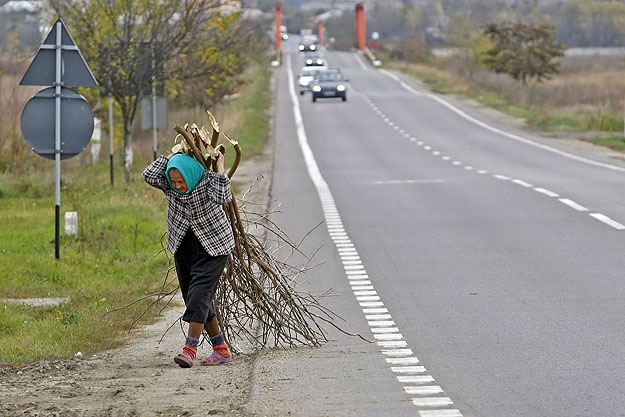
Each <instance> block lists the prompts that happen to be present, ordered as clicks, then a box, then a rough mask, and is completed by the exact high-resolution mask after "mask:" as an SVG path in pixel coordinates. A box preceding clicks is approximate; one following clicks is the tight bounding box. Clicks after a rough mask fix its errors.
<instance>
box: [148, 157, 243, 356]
mask: <svg viewBox="0 0 625 417" xmlns="http://www.w3.org/2000/svg"><path fill="white" fill-rule="evenodd" d="M143 179H144V180H145V182H147V183H148V184H150V185H151V186H153V187H156V188H158V189H160V190H162V191H163V192H164V193H165V198H166V199H167V209H168V214H167V250H168V251H170V252H171V253H173V254H174V261H175V263H176V271H177V273H178V282H179V283H180V290H181V292H182V297H183V299H184V303H185V306H186V310H185V312H184V315H183V316H182V320H183V321H185V322H188V323H189V330H188V336H187V338H186V341H185V345H184V347H183V349H182V352H181V353H179V354H178V355H176V356H175V357H174V362H176V363H177V364H178V365H180V366H181V367H182V368H190V367H191V366H193V360H194V359H195V355H196V352H197V345H198V343H199V339H200V336H201V334H202V329H205V330H206V332H207V333H208V335H209V337H210V342H211V345H212V346H213V352H212V353H211V355H210V356H209V357H208V358H206V359H204V360H202V361H201V362H200V364H201V365H219V364H222V363H227V362H231V361H232V355H231V354H230V350H229V349H228V345H227V344H226V342H225V340H224V336H223V333H222V332H221V329H220V328H219V322H218V321H217V317H216V314H215V307H214V306H213V298H214V296H215V291H216V290H217V287H218V284H219V278H220V277H221V274H222V272H223V270H224V267H225V265H226V261H227V260H228V255H229V253H230V251H231V250H232V249H233V247H234V238H233V234H232V228H231V226H230V222H229V221H228V219H227V217H226V214H225V212H224V210H223V208H222V206H223V205H224V204H228V203H229V202H230V201H232V189H231V187H230V179H229V178H228V176H227V175H226V173H225V168H224V157H223V155H222V154H221V153H218V155H217V160H216V172H213V171H211V170H210V169H204V166H203V165H202V164H201V163H200V162H198V161H197V160H196V159H194V158H192V157H190V156H188V155H184V154H180V153H178V154H173V153H172V154H170V155H168V156H167V157H165V156H161V157H160V158H158V159H157V160H156V161H154V162H153V163H152V164H150V165H149V166H148V167H147V168H146V169H145V171H144V172H143Z"/></svg>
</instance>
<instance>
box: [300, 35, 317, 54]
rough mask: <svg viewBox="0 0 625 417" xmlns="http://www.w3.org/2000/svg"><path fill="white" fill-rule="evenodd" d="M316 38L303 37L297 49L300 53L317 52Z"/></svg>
mask: <svg viewBox="0 0 625 417" xmlns="http://www.w3.org/2000/svg"><path fill="white" fill-rule="evenodd" d="M318 42H319V41H318V40H317V37H316V36H314V35H308V36H304V37H303V38H302V41H301V42H300V43H299V45H298V47H297V49H299V51H300V52H315V51H318V50H319V45H318Z"/></svg>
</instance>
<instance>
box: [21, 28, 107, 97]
mask: <svg viewBox="0 0 625 417" xmlns="http://www.w3.org/2000/svg"><path fill="white" fill-rule="evenodd" d="M57 27H59V28H58V29H57ZM57 30H60V31H61V32H60V33H61V41H60V43H59V45H57ZM57 47H60V48H61V83H62V85H63V86H64V87H97V85H98V83H97V81H96V80H95V77H94V76H93V74H92V73H91V70H90V69H89V66H88V65H87V63H86V62H85V59H84V58H83V56H82V54H81V53H80V51H79V50H78V47H77V46H76V43H75V42H74V40H73V39H72V36H71V35H70V34H69V31H68V30H67V26H65V23H63V20H62V19H58V20H57V21H56V22H55V23H54V25H53V26H52V29H51V30H50V33H48V36H46V40H45V41H44V42H43V43H42V44H41V46H40V47H39V51H38V52H37V55H35V58H34V59H33V62H31V63H30V66H29V67H28V70H26V73H25V74H24V77H23V78H22V81H20V85H54V83H55V80H56V48H57Z"/></svg>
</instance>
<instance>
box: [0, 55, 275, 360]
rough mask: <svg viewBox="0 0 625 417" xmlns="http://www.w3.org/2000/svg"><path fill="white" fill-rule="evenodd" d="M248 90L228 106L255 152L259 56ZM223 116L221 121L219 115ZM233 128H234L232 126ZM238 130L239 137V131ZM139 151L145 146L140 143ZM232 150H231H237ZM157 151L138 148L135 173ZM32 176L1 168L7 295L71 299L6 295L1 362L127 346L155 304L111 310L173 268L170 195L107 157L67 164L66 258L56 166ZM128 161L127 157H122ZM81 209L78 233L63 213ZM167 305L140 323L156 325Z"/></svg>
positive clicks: (1, 265)
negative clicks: (112, 167)
mask: <svg viewBox="0 0 625 417" xmlns="http://www.w3.org/2000/svg"><path fill="white" fill-rule="evenodd" d="M248 75H249V79H250V80H252V81H250V82H249V83H248V84H247V85H246V87H245V88H244V89H242V90H241V97H240V99H238V100H234V101H232V103H230V104H228V106H226V107H225V108H222V109H221V111H222V112H226V113H228V114H231V115H232V114H233V113H239V114H238V115H236V116H232V117H233V118H235V119H238V120H240V124H241V126H243V127H244V128H243V129H242V130H241V131H240V134H239V135H238V136H235V137H237V138H238V139H239V141H240V143H241V147H242V148H243V149H244V152H245V153H244V155H245V156H246V157H248V156H251V155H253V154H255V153H260V152H262V149H263V147H264V144H265V141H266V136H267V125H268V122H267V109H268V108H269V100H270V99H271V94H270V91H269V88H270V78H271V71H270V70H269V69H268V64H266V65H265V63H262V62H261V63H259V64H258V65H257V66H255V67H254V68H253V69H252V70H251V73H250V74H248ZM218 120H219V118H218ZM228 133H230V132H228ZM233 136H234V135H233ZM139 149H140V147H139ZM230 157H232V155H230ZM150 161H151V152H149V153H148V152H143V153H141V152H137V153H135V161H134V165H135V171H137V172H140V171H141V170H142V169H143V167H145V166H147V164H148V163H149V162H150ZM34 164H36V166H33V169H32V170H29V171H32V173H29V174H27V175H16V174H13V173H11V171H7V172H5V173H3V174H0V234H1V235H2V239H0V298H30V297H69V298H70V300H71V301H70V302H69V303H66V304H63V305H60V306H56V307H28V306H24V305H19V304H9V303H2V302H0V363H2V364H11V363H23V362H32V361H37V360H44V359H58V358H68V357H72V356H73V355H74V354H75V353H76V352H78V351H81V352H82V353H83V354H84V355H91V354H94V353H96V352H101V351H103V350H106V349H110V348H113V347H116V346H119V345H120V344H121V343H123V342H124V340H125V339H126V337H127V336H128V332H127V331H126V330H127V329H128V328H129V326H130V324H131V323H132V322H133V321H134V319H135V318H136V317H138V316H139V314H140V313H141V312H142V311H143V310H144V309H145V308H146V306H147V305H148V303H149V301H144V302H140V303H137V304H136V305H133V306H132V307H130V308H128V309H127V310H124V311H123V312H114V313H111V314H108V315H106V316H105V313H106V311H107V309H108V310H112V309H114V308H118V307H121V306H124V305H126V304H128V303H129V302H131V301H134V300H136V299H139V298H140V297H142V296H143V295H146V294H149V293H151V292H153V291H155V290H158V289H159V288H160V285H161V283H162V281H163V279H164V277H165V273H166V271H167V269H168V267H169V260H168V258H167V257H166V256H165V255H164V254H163V253H161V254H159V255H158V256H155V255H156V254H157V253H158V252H159V251H160V249H161V243H160V242H161V238H162V236H163V233H164V232H165V229H166V222H167V220H166V218H167V211H166V210H167V208H166V204H165V201H164V198H163V195H162V192H160V191H158V190H156V189H153V188H152V187H149V186H148V185H147V184H145V183H144V182H143V181H141V180H140V178H139V175H138V173H137V174H136V175H135V181H134V182H132V183H130V184H126V183H125V182H123V180H122V178H124V176H123V171H122V169H123V168H122V167H121V166H117V167H116V171H115V178H116V185H115V187H114V188H111V186H110V180H109V166H108V161H103V162H102V163H99V164H96V165H89V166H87V165H85V164H84V163H82V162H81V158H80V157H76V158H74V159H71V160H68V161H64V162H63V163H62V195H61V223H62V224H61V233H62V236H61V259H59V260H57V259H55V257H54V227H55V225H54V204H55V203H54V184H53V175H54V172H53V171H54V165H53V164H51V163H50V161H43V160H42V158H40V159H37V160H36V162H35V163H34ZM117 165H121V164H119V163H118V164H117ZM66 211H76V212H78V219H79V228H78V236H77V237H75V238H68V237H66V236H64V234H63V231H64V225H63V221H62V220H63V215H64V212H66ZM158 310H159V309H158V308H156V309H152V310H151V312H150V313H149V314H148V315H147V316H146V317H145V318H144V319H142V321H141V322H140V323H149V322H153V321H154V320H155V319H156V318H157V314H158Z"/></svg>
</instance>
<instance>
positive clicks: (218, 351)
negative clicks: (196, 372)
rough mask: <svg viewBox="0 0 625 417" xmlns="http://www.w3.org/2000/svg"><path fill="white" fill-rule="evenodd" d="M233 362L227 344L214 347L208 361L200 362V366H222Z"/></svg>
mask: <svg viewBox="0 0 625 417" xmlns="http://www.w3.org/2000/svg"><path fill="white" fill-rule="evenodd" d="M228 362H232V355H231V354H230V349H228V345H227V344H226V342H224V343H222V344H220V345H217V346H213V353H211V354H210V356H209V357H208V358H206V359H203V360H202V361H200V365H203V366H204V365H208V366H212V365H221V364H222V363H228Z"/></svg>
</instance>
